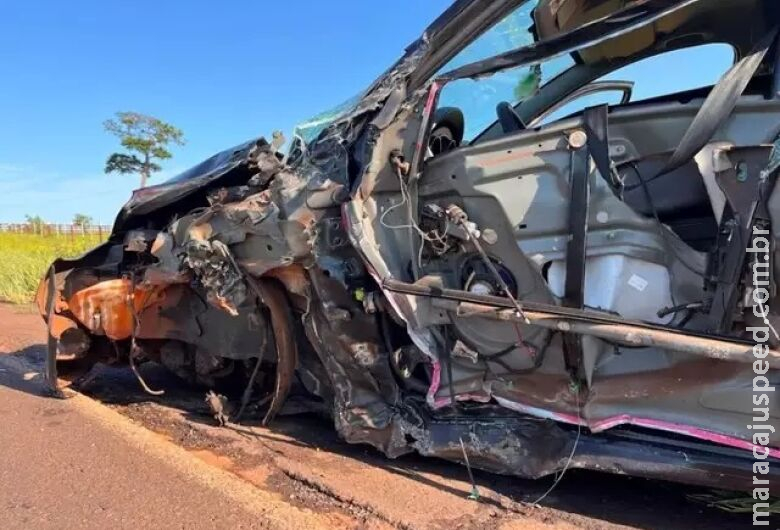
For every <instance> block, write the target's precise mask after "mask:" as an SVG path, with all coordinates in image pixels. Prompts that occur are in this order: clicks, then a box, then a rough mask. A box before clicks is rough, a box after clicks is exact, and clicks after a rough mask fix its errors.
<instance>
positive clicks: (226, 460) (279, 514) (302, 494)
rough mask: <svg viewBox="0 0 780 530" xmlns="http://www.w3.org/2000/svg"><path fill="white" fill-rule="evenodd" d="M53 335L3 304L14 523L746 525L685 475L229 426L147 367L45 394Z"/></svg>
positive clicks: (5, 470) (196, 394) (316, 429)
mask: <svg viewBox="0 0 780 530" xmlns="http://www.w3.org/2000/svg"><path fill="white" fill-rule="evenodd" d="M44 343H45V334H44V329H43V326H42V325H41V322H40V319H39V317H38V316H37V315H35V314H34V313H32V312H31V311H30V310H29V309H27V310H25V309H23V308H22V309H20V308H18V307H14V306H8V305H1V304H0V507H1V508H2V512H0V513H2V515H1V516H0V517H1V519H0V527H2V528H4V529H6V528H36V529H45V528H58V529H61V528H105V527H110V528H361V529H362V528H372V529H374V528H375V529H384V528H402V529H417V528H420V529H422V528H441V529H447V530H452V529H456V528H464V529H468V528H480V529H482V528H487V529H500V530H509V529H512V528H524V529H537V528H538V529H545V530H561V529H569V528H586V529H595V528H598V529H602V528H606V529H611V528H664V529H673V528H681V529H685V530H696V529H700V528H701V529H704V528H707V529H710V528H743V527H744V528H747V527H749V526H750V524H749V523H750V519H749V518H748V517H747V516H744V515H740V516H734V515H729V514H725V513H722V512H719V511H716V510H712V509H709V508H707V507H706V506H703V505H700V504H695V503H692V502H691V501H689V500H688V499H687V497H686V495H687V494H688V493H691V492H692V490H689V489H686V488H683V487H680V486H676V485H673V484H667V483H661V482H653V481H646V480H639V479H631V478H628V477H618V476H612V475H604V474H598V473H588V472H571V473H569V474H567V476H566V477H565V478H564V479H563V480H562V481H561V483H560V484H559V486H558V487H557V488H556V489H555V490H554V491H553V492H552V493H551V494H550V495H549V496H548V497H547V498H546V499H545V500H544V502H543V506H538V505H531V504H529V501H532V500H535V499H537V498H538V497H539V496H540V495H541V494H542V493H544V491H545V490H547V489H548V487H549V486H550V483H551V481H549V480H548V481H524V480H519V479H517V478H512V477H499V476H495V475H491V474H489V473H479V472H478V473H476V479H477V483H478V486H479V489H480V494H481V495H480V499H479V501H478V502H475V501H472V500H469V499H468V493H469V491H470V489H471V484H470V483H469V481H468V479H467V475H466V473H465V470H464V468H463V467H461V466H459V465H454V464H449V463H445V462H441V461H437V460H433V459H423V458H420V457H405V458H402V459H399V460H395V461H391V460H388V459H386V458H385V457H383V456H382V455H381V454H379V453H377V452H376V451H373V450H371V449H370V448H366V447H362V446H351V445H347V444H345V443H343V442H341V441H340V440H339V439H338V438H337V437H336V435H335V433H334V431H333V427H332V424H330V423H329V422H328V421H326V420H324V419H322V418H318V417H312V416H305V415H304V416H300V415H299V416H290V417H283V418H278V419H277V420H276V421H275V422H274V424H273V425H272V426H271V427H270V428H262V427H260V426H259V425H258V424H257V423H252V422H249V423H248V424H244V425H232V426H229V427H228V428H220V427H217V426H216V425H214V422H213V420H212V418H210V417H209V416H208V414H207V413H206V410H205V405H204V403H203V394H202V393H201V391H196V390H194V389H192V388H189V387H187V386H185V385H183V384H182V383H180V382H179V381H178V380H176V379H175V378H173V377H172V376H171V375H170V374H169V373H167V372H166V371H165V370H163V369H162V368H160V367H158V366H156V365H152V364H147V365H144V366H143V367H142V369H143V371H144V377H145V379H146V380H147V381H148V382H149V384H150V386H153V387H159V388H165V390H166V394H165V395H164V396H161V397H151V396H148V395H146V394H144V393H143V392H142V391H140V389H139V388H138V385H137V382H136V381H135V379H134V378H133V377H132V375H131V374H130V373H129V371H128V370H125V369H117V368H107V367H106V368H104V369H102V370H101V371H100V372H99V373H98V374H97V375H96V377H95V378H94V379H93V380H92V381H91V382H90V383H89V384H88V385H87V386H85V387H84V388H82V389H81V391H82V392H83V394H80V393H75V392H71V393H70V395H71V397H70V398H69V399H66V400H56V399H53V398H47V397H43V396H42V395H41V389H42V386H41V375H40V372H41V367H42V365H41V362H42V358H43V352H44V346H43V344H44Z"/></svg>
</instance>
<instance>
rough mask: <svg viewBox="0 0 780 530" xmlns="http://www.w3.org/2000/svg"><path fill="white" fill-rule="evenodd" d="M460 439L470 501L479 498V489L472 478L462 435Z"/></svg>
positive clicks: (472, 474)
mask: <svg viewBox="0 0 780 530" xmlns="http://www.w3.org/2000/svg"><path fill="white" fill-rule="evenodd" d="M458 439H459V440H460V450H461V451H463V461H464V462H465V463H466V471H468V473H469V480H470V481H471V493H469V499H470V500H472V501H477V500H479V489H478V488H477V482H476V481H475V480H474V473H472V472H471V463H470V462H469V455H468V453H467V452H466V445H465V444H464V443H463V437H462V436H461V437H460V438H458Z"/></svg>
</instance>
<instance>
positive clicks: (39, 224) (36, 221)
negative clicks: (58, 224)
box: [24, 215, 46, 234]
mask: <svg viewBox="0 0 780 530" xmlns="http://www.w3.org/2000/svg"><path fill="white" fill-rule="evenodd" d="M24 220H25V221H26V222H27V224H28V225H29V226H30V228H32V231H33V232H34V233H36V234H42V233H43V227H44V225H45V224H46V221H44V220H43V217H41V216H40V215H25V216H24Z"/></svg>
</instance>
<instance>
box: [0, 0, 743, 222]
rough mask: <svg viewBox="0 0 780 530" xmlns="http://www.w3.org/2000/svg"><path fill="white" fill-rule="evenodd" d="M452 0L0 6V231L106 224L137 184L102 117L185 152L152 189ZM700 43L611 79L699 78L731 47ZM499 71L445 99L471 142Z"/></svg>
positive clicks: (278, 122)
mask: <svg viewBox="0 0 780 530" xmlns="http://www.w3.org/2000/svg"><path fill="white" fill-rule="evenodd" d="M450 2H451V0H393V2H391V3H384V2H376V1H370V0H361V1H358V0H327V1H322V0H299V1H298V2H291V1H288V2H276V1H271V2H262V1H260V0H233V1H230V2H223V3H222V5H221V6H220V5H219V3H217V2H214V1H213V0H212V1H205V0H192V1H187V2H184V1H183V0H178V1H172V0H169V1H160V0H155V1H153V0H133V1H129V0H128V1H120V0H71V1H69V2H63V1H61V0H24V1H21V0H17V1H5V2H0V71H1V72H2V77H0V79H1V81H0V222H18V221H22V220H23V219H24V216H25V215H26V214H30V215H41V216H42V217H43V218H44V219H46V220H47V221H50V222H60V223H65V222H70V220H71V219H72V218H73V215H74V214H75V213H86V214H88V215H90V216H92V217H93V219H94V220H95V221H96V222H100V223H103V224H110V223H111V222H113V220H114V217H115V215H116V213H117V211H118V210H119V207H120V206H121V205H122V204H123V203H124V202H125V201H126V200H127V198H128V197H129V196H130V192H131V191H132V189H133V188H134V187H136V185H137V182H138V179H137V177H135V176H131V175H128V176H124V175H105V174H103V167H104V163H105V159H106V157H107V156H108V155H109V154H110V153H112V152H114V151H116V150H118V147H119V146H118V142H117V140H116V139H115V138H114V137H112V136H110V135H109V134H107V133H105V132H104V131H103V127H102V123H103V121H104V120H106V119H108V118H110V117H112V115H113V114H114V113H115V112H117V111H136V112H141V113H146V114H151V115H153V116H156V117H159V118H161V119H164V120H166V121H169V122H171V123H173V124H175V125H176V126H178V127H180V128H181V129H183V130H184V133H185V136H186V139H187V144H186V145H185V146H183V147H177V148H174V149H173V151H174V155H175V156H174V158H173V160H171V161H169V162H168V163H166V164H164V166H163V171H162V172H161V173H160V174H157V175H156V176H155V177H154V178H153V180H152V182H151V183H152V184H154V183H159V182H162V181H164V180H166V179H167V178H170V177H171V176H173V175H175V174H177V173H179V172H181V171H183V170H185V169H187V168H189V167H191V166H193V165H195V164H197V163H198V162H200V161H201V160H203V159H205V158H207V157H209V156H211V155H212V154H214V153H216V152H218V151H222V150H224V149H227V148H229V147H232V146H233V145H236V144H238V143H241V142H244V141H246V140H248V139H250V138H253V137H256V136H260V135H265V136H267V137H268V136H270V133H271V132H272V131H273V130H275V129H281V130H283V131H285V133H288V136H289V132H291V130H292V128H293V126H294V124H296V123H298V122H300V121H303V120H305V119H307V118H310V117H312V116H314V115H316V114H318V113H319V112H321V111H323V110H326V109H328V108H330V107H333V106H335V105H337V104H339V103H341V102H343V101H344V100H346V99H347V98H349V97H350V96H353V95H354V94H356V93H357V92H359V91H360V90H362V89H364V88H365V87H366V86H367V85H368V84H369V83H370V82H371V81H373V80H374V79H375V78H376V77H377V76H378V75H379V74H381V73H382V72H383V71H384V70H385V69H386V68H387V67H388V66H390V65H391V64H392V63H393V62H394V61H395V60H396V59H397V58H398V57H399V56H400V55H401V54H402V53H403V49H404V47H405V46H406V45H407V44H409V43H411V42H412V41H413V40H415V39H416V38H417V37H418V36H419V35H420V33H421V32H422V31H423V29H424V28H425V27H426V26H427V25H428V24H429V23H430V22H431V21H432V20H433V19H434V18H435V17H436V16H437V15H438V14H439V13H441V12H442V11H443V10H444V9H446V7H447V6H448V5H449V4H450ZM517 15H518V20H517V21H516V23H507V24H501V25H499V26H497V27H496V28H494V30H491V32H489V33H488V34H487V35H486V36H485V37H484V40H482V41H480V42H478V43H476V44H475V45H474V46H472V48H471V49H470V50H465V51H464V52H463V53H462V54H461V56H460V57H458V58H456V59H455V60H454V64H461V63H463V62H467V61H469V60H475V59H477V58H481V57H484V56H486V55H489V54H488V53H483V52H484V51H485V50H486V49H488V48H490V49H495V51H496V52H498V51H505V50H506V49H509V48H511V47H514V46H516V45H518V44H521V42H515V40H513V39H514V38H515V37H518V32H519V33H524V30H525V28H527V27H528V26H529V25H530V18H529V10H528V9H524V8H521V9H520V10H518V13H517ZM515 26H516V27H515ZM510 37H511V38H510ZM520 37H522V35H520ZM526 37H527V35H526ZM518 38H519V37H518ZM711 48H712V47H710V48H708V49H706V50H704V49H702V50H685V51H683V52H672V54H669V55H668V56H660V57H658V58H652V59H648V60H647V62H644V63H641V64H637V65H634V66H630V67H628V68H627V69H625V70H623V71H621V72H615V73H614V74H612V75H610V77H611V78H622V79H630V80H634V81H636V83H637V84H636V88H635V91H634V96H635V97H634V99H641V98H645V97H650V96H653V95H657V94H660V93H663V92H667V91H676V90H683V89H687V88H692V87H697V86H703V85H706V84H711V83H713V82H715V80H716V79H717V78H718V77H719V75H720V74H721V73H723V71H725V70H726V68H727V67H728V64H729V62H730V61H731V60H732V56H731V55H730V53H731V52H730V51H729V49H728V48H726V49H725V50H724V49H720V50H717V49H711ZM475 54H476V55H475ZM567 60H568V61H569V62H571V60H570V59H568V58H559V59H558V60H556V61H558V62H561V61H563V62H566V61H567ZM548 69H551V71H550V72H548ZM554 70H555V67H554V65H553V66H550V65H545V66H544V67H543V71H544V72H546V73H547V74H551V73H554ZM670 70H672V71H675V75H673V76H670V75H667V74H668V71H670ZM507 75H509V76H510V77H511V76H517V75H519V74H518V72H515V73H514V74H511V73H507V74H501V75H498V76H495V77H494V78H488V79H483V80H480V81H479V82H474V81H469V80H464V81H459V82H456V83H453V84H452V85H450V86H448V87H445V89H444V93H443V94H442V100H443V101H445V102H446V103H448V104H455V105H456V106H459V107H460V108H462V109H463V110H464V112H465V114H466V121H467V123H468V124H469V125H470V127H471V129H473V130H471V131H470V133H476V132H477V131H478V130H481V129H482V128H483V127H484V126H486V125H487V124H489V123H490V122H491V121H493V120H494V119H495V112H494V109H495V104H496V103H497V102H498V101H501V100H505V99H511V98H512V93H513V90H514V87H515V86H516V84H517V83H516V79H515V78H514V77H512V79H510V80H509V81H511V82H509V83H507V79H505V77H506V76H507ZM502 76H503V77H502ZM547 77H548V76H547V75H544V76H543V78H544V79H546V78H547ZM450 99H452V100H453V101H450ZM608 99H612V96H611V95H610V97H609V98H608ZM587 102H588V104H596V103H601V102H602V101H595V100H594V101H590V100H588V101H587ZM607 102H610V103H611V102H612V101H607ZM581 105H582V106H585V102H582V103H581ZM564 110H565V112H568V111H569V109H564ZM572 110H579V109H572Z"/></svg>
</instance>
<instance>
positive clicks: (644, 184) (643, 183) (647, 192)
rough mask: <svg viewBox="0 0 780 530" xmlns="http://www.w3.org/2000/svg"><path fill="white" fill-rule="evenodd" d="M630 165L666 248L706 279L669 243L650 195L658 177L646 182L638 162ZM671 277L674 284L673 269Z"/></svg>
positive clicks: (685, 265) (693, 271)
mask: <svg viewBox="0 0 780 530" xmlns="http://www.w3.org/2000/svg"><path fill="white" fill-rule="evenodd" d="M630 165H631V167H632V169H633V170H634V172H635V173H636V176H637V178H638V179H639V182H640V186H641V187H642V189H643V190H644V194H645V199H646V200H647V204H648V206H650V209H651V210H652V211H653V217H654V218H655V222H656V224H657V225H658V231H659V232H660V234H661V239H663V241H664V244H665V246H666V248H668V249H669V251H670V252H671V253H672V254H674V257H675V258H677V261H679V262H680V263H681V264H682V265H683V267H685V268H686V269H688V270H689V271H691V272H692V273H693V274H695V275H697V276H699V277H700V278H704V277H705V275H704V274H702V273H701V272H699V271H698V270H696V268H695V267H693V266H692V265H689V264H688V263H687V262H686V261H685V260H684V259H682V257H681V256H680V254H679V253H678V252H677V249H676V248H675V247H674V245H673V244H670V242H669V239H668V234H667V233H666V229H665V227H664V224H663V223H662V222H661V218H660V217H659V215H658V210H657V209H656V207H655V204H654V203H653V198H652V196H651V195H650V188H648V187H647V184H648V182H652V181H653V180H655V179H656V178H658V177H654V178H652V179H648V180H645V179H644V178H642V173H640V172H639V168H638V167H637V165H636V162H631V163H630ZM669 277H670V279H671V280H672V283H674V277H673V276H672V270H671V268H670V269H669ZM673 291H674V290H673V289H672V290H670V293H671V298H672V304H673V305H677V302H675V301H674V292H673Z"/></svg>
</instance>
